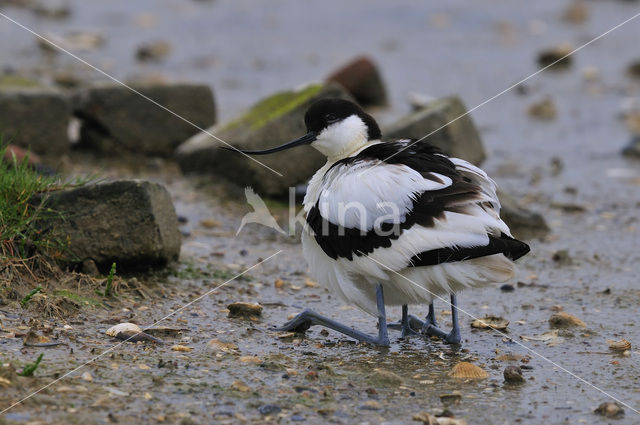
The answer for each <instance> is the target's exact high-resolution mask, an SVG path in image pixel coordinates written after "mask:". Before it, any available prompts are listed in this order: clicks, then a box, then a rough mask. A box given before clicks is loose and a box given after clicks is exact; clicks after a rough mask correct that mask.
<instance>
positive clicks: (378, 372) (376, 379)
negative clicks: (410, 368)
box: [367, 368, 404, 387]
mask: <svg viewBox="0 0 640 425" xmlns="http://www.w3.org/2000/svg"><path fill="white" fill-rule="evenodd" d="M367 380H368V381H369V382H370V383H371V384H372V385H375V386H383V387H384V386H397V385H401V384H402V383H403V381H404V380H403V379H402V378H401V377H400V376H399V375H397V374H395V373H393V372H391V371H388V370H384V369H379V368H376V369H374V370H373V373H372V374H371V375H369V376H368V377H367Z"/></svg>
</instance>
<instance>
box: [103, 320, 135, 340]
mask: <svg viewBox="0 0 640 425" xmlns="http://www.w3.org/2000/svg"><path fill="white" fill-rule="evenodd" d="M120 332H130V333H132V334H133V333H138V332H142V329H141V328H140V326H138V325H136V324H135V323H128V322H127V323H119V324H117V325H115V326H112V327H110V328H109V329H107V332H106V334H107V335H109V336H113V337H115V336H116V335H118V334H119V333H120Z"/></svg>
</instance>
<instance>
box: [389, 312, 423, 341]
mask: <svg viewBox="0 0 640 425" xmlns="http://www.w3.org/2000/svg"><path fill="white" fill-rule="evenodd" d="M387 326H388V328H389V329H394V330H400V331H402V338H405V337H408V336H411V335H420V332H419V331H417V330H416V329H422V327H423V326H424V324H423V323H422V320H420V319H418V318H417V317H416V316H414V315H412V314H409V306H408V305H407V304H403V305H402V319H401V320H400V322H395V323H389V324H388V325H387Z"/></svg>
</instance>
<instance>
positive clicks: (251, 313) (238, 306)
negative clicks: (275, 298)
mask: <svg viewBox="0 0 640 425" xmlns="http://www.w3.org/2000/svg"><path fill="white" fill-rule="evenodd" d="M227 308H228V309H229V317H238V316H242V317H256V316H261V315H262V306H261V305H260V304H257V303H245V302H235V303H232V304H229V305H228V306H227Z"/></svg>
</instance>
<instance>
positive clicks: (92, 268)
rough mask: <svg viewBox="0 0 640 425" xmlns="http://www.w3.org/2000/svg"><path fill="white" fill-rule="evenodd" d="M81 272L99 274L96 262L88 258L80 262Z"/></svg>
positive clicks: (92, 274)
mask: <svg viewBox="0 0 640 425" xmlns="http://www.w3.org/2000/svg"><path fill="white" fill-rule="evenodd" d="M82 273H84V274H87V275H89V276H100V270H98V266H97V265H96V262H95V261H93V260H92V259H90V258H88V259H86V260H84V261H83V262H82Z"/></svg>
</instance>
